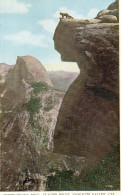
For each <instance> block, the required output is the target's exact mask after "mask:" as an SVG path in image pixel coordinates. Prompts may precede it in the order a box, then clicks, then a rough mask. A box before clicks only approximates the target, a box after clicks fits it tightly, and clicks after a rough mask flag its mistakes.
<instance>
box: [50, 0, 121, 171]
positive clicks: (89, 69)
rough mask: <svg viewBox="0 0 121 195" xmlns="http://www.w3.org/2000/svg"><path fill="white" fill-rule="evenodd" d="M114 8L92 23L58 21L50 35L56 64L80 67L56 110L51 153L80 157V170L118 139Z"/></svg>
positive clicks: (117, 67) (105, 152)
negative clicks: (58, 59) (82, 160)
mask: <svg viewBox="0 0 121 195" xmlns="http://www.w3.org/2000/svg"><path fill="white" fill-rule="evenodd" d="M117 5H118V1H116V2H115V3H113V4H111V5H110V6H109V7H108V9H107V10H103V11H101V12H100V13H99V14H98V15H97V17H96V18H95V19H91V20H80V19H61V20H60V22H59V24H58V26H57V28H56V30H55V34H54V43H55V49H56V50H57V51H58V52H59V53H60V54H61V59H62V60H63V61H70V62H77V64H78V66H79V68H80V75H79V76H78V78H77V79H76V80H75V81H74V82H73V83H72V84H71V86H70V88H69V89H68V91H67V93H66V95H65V97H64V100H63V103H62V105H61V108H60V112H59V116H58V120H57V124H56V128H55V135H54V147H55V149H54V151H55V152H57V153H60V154H66V155H76V156H83V157H85V165H84V169H87V168H90V167H93V166H94V165H95V164H97V163H98V162H99V160H100V159H102V158H103V157H104V156H106V155H107V154H108V153H109V152H110V151H111V144H113V143H114V142H115V141H116V140H118V138H119V117H118V111H119V100H118V93H119V30H118V29H119V24H118V18H117V14H118V8H117Z"/></svg>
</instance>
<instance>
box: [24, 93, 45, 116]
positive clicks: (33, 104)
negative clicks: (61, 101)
mask: <svg viewBox="0 0 121 195" xmlns="http://www.w3.org/2000/svg"><path fill="white" fill-rule="evenodd" d="M41 107H42V105H41V102H40V98H39V97H33V96H32V97H31V98H30V100H29V102H27V103H26V108H27V110H28V112H29V113H38V112H39V109H40V108H41Z"/></svg>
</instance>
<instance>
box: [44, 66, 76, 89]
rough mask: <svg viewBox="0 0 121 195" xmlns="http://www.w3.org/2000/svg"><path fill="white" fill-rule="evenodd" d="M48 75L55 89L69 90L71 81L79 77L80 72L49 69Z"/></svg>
mask: <svg viewBox="0 0 121 195" xmlns="http://www.w3.org/2000/svg"><path fill="white" fill-rule="evenodd" d="M48 75H49V77H50V80H51V82H52V84H53V87H54V88H55V89H59V90H61V91H67V90H68V88H69V86H70V85H71V83H72V82H73V81H74V80H75V79H76V78H77V76H78V75H79V73H77V72H66V71H62V70H60V71H48Z"/></svg>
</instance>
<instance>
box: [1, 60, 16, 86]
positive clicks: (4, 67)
mask: <svg viewBox="0 0 121 195" xmlns="http://www.w3.org/2000/svg"><path fill="white" fill-rule="evenodd" d="M12 67H13V66H10V65H8V64H4V63H0V83H4V82H5V79H6V76H7V74H8V71H9V70H10V69H11V68H12Z"/></svg>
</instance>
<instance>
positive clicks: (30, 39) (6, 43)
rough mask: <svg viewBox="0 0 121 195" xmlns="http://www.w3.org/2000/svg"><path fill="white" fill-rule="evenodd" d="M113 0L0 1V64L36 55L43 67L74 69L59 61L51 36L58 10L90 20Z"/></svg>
mask: <svg viewBox="0 0 121 195" xmlns="http://www.w3.org/2000/svg"><path fill="white" fill-rule="evenodd" d="M112 2H114V0H0V63H6V64H10V65H13V64H15V63H16V59H17V56H25V55H31V56H34V57H36V58H37V59H38V60H39V61H40V62H41V63H42V64H43V65H44V67H45V68H46V69H47V70H60V69H61V70H65V71H74V72H78V71H79V69H78V67H77V65H76V63H68V62H62V61H61V57H60V54H59V53H58V52H57V51H56V50H55V49H54V42H53V35H54V31H55V28H56V26H57V24H58V22H59V12H60V11H61V12H66V13H69V14H70V15H71V16H73V17H74V18H78V19H90V18H94V17H96V15H97V13H98V12H99V11H100V10H103V9H107V7H108V6H109V5H110V4H111V3H112Z"/></svg>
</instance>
